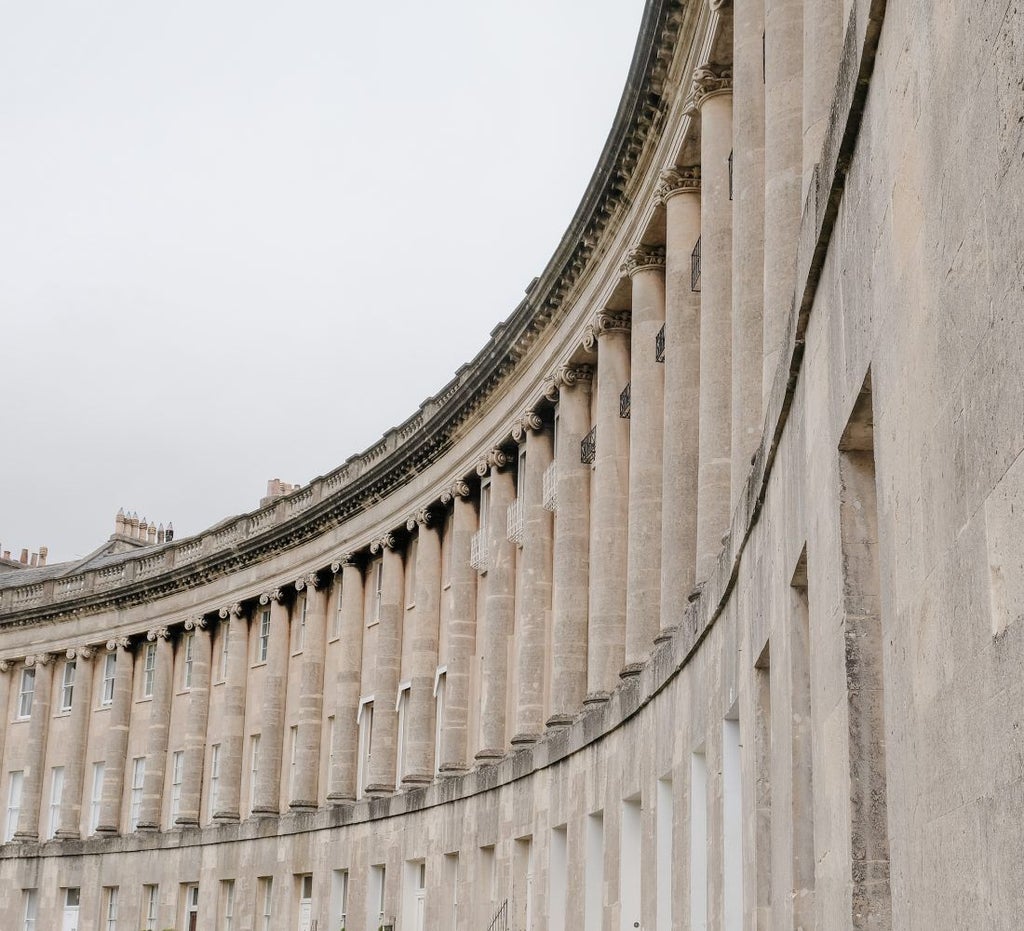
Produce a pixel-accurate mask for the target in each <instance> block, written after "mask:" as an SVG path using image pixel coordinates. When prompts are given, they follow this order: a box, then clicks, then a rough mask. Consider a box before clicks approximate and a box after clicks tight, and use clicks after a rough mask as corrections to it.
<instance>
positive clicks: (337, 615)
mask: <svg viewBox="0 0 1024 931" xmlns="http://www.w3.org/2000/svg"><path fill="white" fill-rule="evenodd" d="M335 586H336V588H337V592H338V594H337V604H335V606H334V617H333V619H332V620H331V637H330V639H331V640H337V639H338V638H339V637H340V636H341V596H342V590H341V583H340V582H336V583H335Z"/></svg>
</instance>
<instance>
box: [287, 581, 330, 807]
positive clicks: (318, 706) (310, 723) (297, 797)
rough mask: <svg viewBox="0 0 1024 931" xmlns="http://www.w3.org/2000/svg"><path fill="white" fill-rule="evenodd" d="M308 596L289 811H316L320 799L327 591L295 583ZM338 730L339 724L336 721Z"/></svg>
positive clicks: (313, 583) (314, 584) (315, 583)
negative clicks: (294, 809)
mask: <svg viewBox="0 0 1024 931" xmlns="http://www.w3.org/2000/svg"><path fill="white" fill-rule="evenodd" d="M300 585H301V587H302V590H303V591H304V592H305V595H306V632H305V635H304V639H303V644H302V660H301V663H300V665H299V720H298V730H297V732H296V740H297V745H296V748H295V779H294V784H293V785H292V786H291V796H292V797H291V798H290V799H289V807H290V808H297V809H314V808H316V807H317V801H318V797H319V784H318V777H319V775H320V735H321V733H322V728H323V711H324V649H325V647H326V635H327V590H326V588H320V587H318V586H319V579H318V577H317V576H316V575H315V574H314V575H310V576H308V577H307V578H305V579H300V580H299V581H298V582H296V583H295V587H296V588H299V587H300ZM335 726H337V720H335Z"/></svg>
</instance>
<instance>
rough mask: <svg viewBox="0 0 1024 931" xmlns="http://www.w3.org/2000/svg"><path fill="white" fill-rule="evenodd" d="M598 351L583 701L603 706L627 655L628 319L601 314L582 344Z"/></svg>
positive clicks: (620, 315) (610, 314) (616, 314)
mask: <svg viewBox="0 0 1024 931" xmlns="http://www.w3.org/2000/svg"><path fill="white" fill-rule="evenodd" d="M585 345H586V348H587V349H593V347H594V346H595V345H596V346H597V454H596V458H595V463H596V465H595V469H594V478H593V482H594V494H593V501H594V507H593V511H592V512H591V515H590V554H591V556H590V567H591V572H590V625H589V628H588V632H587V697H586V698H585V699H584V701H585V702H601V701H606V700H607V699H608V697H609V695H610V694H611V692H612V690H613V689H614V688H615V686H616V685H618V682H619V671H620V670H621V669H622V665H623V662H624V660H625V656H626V546H627V537H626V527H627V524H628V490H629V421H628V420H627V419H625V418H624V417H621V416H620V414H619V399H620V395H621V393H622V390H623V389H624V388H625V387H626V385H627V384H628V382H629V314H628V313H611V312H608V311H602V312H601V313H599V314H598V315H597V317H596V318H595V321H594V323H593V324H592V325H591V329H590V331H589V333H588V335H587V337H586V339H585Z"/></svg>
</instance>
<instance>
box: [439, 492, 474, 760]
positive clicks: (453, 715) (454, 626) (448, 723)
mask: <svg viewBox="0 0 1024 931" xmlns="http://www.w3.org/2000/svg"><path fill="white" fill-rule="evenodd" d="M449 501H450V502H451V504H452V530H451V533H452V543H451V548H450V550H449V557H448V558H449V559H450V560H451V571H450V573H449V578H450V582H451V585H450V586H449V589H448V597H449V599H451V600H450V602H449V611H448V672H447V673H446V675H445V696H444V721H443V722H442V725H441V759H440V760H438V771H439V772H442V773H460V772H465V771H466V770H467V769H468V768H469V764H468V759H467V758H468V756H469V752H468V747H469V673H470V668H471V666H472V663H473V656H474V654H475V653H476V582H477V574H476V569H474V568H473V567H472V566H471V565H470V561H469V560H470V552H471V548H472V540H473V534H474V533H476V531H477V526H478V517H477V510H476V507H475V505H474V504H473V502H472V501H471V500H470V497H469V485H468V484H466V482H464V481H462V480H461V479H460V480H458V481H457V482H455V483H454V484H453V485H452V486H451V488H450V489H448V490H447V491H445V492H444V493H443V494H442V495H441V503H442V504H444V505H446V506H447V504H448V502H449Z"/></svg>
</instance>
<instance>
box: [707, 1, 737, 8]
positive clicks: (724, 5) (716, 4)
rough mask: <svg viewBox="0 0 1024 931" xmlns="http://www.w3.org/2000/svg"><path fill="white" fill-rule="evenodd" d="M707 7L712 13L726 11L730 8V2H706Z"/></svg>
mask: <svg viewBox="0 0 1024 931" xmlns="http://www.w3.org/2000/svg"><path fill="white" fill-rule="evenodd" d="M708 6H710V7H711V9H712V11H718V10H728V9H730V8H731V7H732V0H708Z"/></svg>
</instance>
